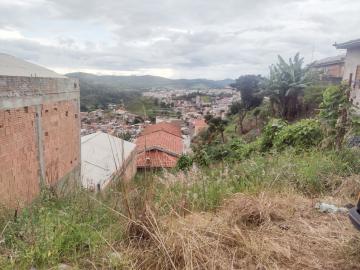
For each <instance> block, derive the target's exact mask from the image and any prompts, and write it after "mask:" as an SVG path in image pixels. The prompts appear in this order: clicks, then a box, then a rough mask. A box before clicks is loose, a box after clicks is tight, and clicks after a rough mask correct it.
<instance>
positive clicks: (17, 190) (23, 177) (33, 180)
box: [0, 107, 40, 207]
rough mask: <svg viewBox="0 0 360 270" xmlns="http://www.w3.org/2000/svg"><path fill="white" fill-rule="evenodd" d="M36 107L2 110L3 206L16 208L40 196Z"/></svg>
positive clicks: (0, 186)
mask: <svg viewBox="0 0 360 270" xmlns="http://www.w3.org/2000/svg"><path fill="white" fill-rule="evenodd" d="M35 114H36V112H35V107H25V108H19V109H10V110H0V203H2V204H5V205H8V206H12V207H16V206H17V205H18V204H22V203H24V202H29V201H30V200H31V199H33V198H34V197H35V196H36V195H38V193H39V189H40V188H39V163H38V159H37V156H38V150H37V146H36V145H37V138H36V132H35Z"/></svg>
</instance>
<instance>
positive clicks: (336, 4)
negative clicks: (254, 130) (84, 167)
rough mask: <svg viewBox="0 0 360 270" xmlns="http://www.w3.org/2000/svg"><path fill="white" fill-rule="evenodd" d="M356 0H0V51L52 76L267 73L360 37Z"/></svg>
mask: <svg viewBox="0 0 360 270" xmlns="http://www.w3.org/2000/svg"><path fill="white" fill-rule="evenodd" d="M359 14H360V1H357V0H351V1H350V0H307V1H301V0H99V1H98V0H0V52H3V53H8V54H11V55H14V56H17V57H20V58H23V59H26V60H29V61H31V62H34V63H37V64H40V65H43V66H46V67H48V68H51V69H53V70H55V71H57V72H59V73H67V72H73V71H83V72H91V73H99V74H116V75H117V74H125V75H128V74H137V75H140V74H150V75H159V76H165V77H170V78H209V79H223V78H235V77H238V76H239V75H241V74H249V73H257V74H263V75H267V73H268V66H269V65H270V64H271V63H274V62H276V57H277V55H278V54H280V55H283V56H284V57H290V56H292V55H294V54H295V53H296V52H298V51H299V52H300V53H301V54H302V55H303V56H304V57H305V61H306V62H311V61H312V60H315V59H320V58H324V57H327V56H333V55H336V54H341V53H343V52H342V51H338V50H336V49H335V48H334V47H333V46H332V44H333V43H334V42H343V41H347V40H350V39H356V38H360V15H359Z"/></svg>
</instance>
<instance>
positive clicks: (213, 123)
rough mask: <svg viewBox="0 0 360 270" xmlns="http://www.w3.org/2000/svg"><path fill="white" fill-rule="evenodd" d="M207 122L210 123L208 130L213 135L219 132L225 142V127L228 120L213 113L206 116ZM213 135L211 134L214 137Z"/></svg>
mask: <svg viewBox="0 0 360 270" xmlns="http://www.w3.org/2000/svg"><path fill="white" fill-rule="evenodd" d="M205 122H206V123H207V124H208V125H209V127H208V132H209V133H210V134H211V135H214V134H217V133H219V134H220V135H221V140H222V142H223V143H224V142H225V136H224V131H225V127H226V125H227V124H228V121H227V120H225V119H222V118H221V117H213V116H212V115H211V114H207V115H206V116H205ZM212 137H213V136H210V138H212Z"/></svg>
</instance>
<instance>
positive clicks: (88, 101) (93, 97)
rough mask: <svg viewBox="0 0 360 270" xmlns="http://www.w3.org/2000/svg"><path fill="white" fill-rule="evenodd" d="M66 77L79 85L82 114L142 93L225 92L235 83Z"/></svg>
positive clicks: (136, 97)
mask: <svg viewBox="0 0 360 270" xmlns="http://www.w3.org/2000/svg"><path fill="white" fill-rule="evenodd" d="M66 76H67V77H70V78H77V79H79V81H80V104H81V110H82V111H88V110H93V109H96V108H106V106H107V104H109V103H116V104H118V103H120V102H122V103H124V104H130V103H131V102H133V101H134V100H136V99H138V98H139V96H141V93H140V92H141V91H144V90H146V89H153V88H168V89H207V88H223V87H225V86H227V85H229V84H230V83H232V82H233V80H230V79H227V80H222V81H212V80H205V79H193V80H186V79H180V80H172V79H167V78H163V77H157V76H98V75H94V74H89V73H81V72H78V73H68V74H66Z"/></svg>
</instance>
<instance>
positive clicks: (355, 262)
mask: <svg viewBox="0 0 360 270" xmlns="http://www.w3.org/2000/svg"><path fill="white" fill-rule="evenodd" d="M330 199H331V198H329V197H328V198H327V200H328V202H331V201H329V200H330ZM334 200H335V199H334ZM336 201H338V202H339V201H340V199H336ZM315 203H316V201H314V200H310V199H307V198H304V197H302V196H300V195H296V194H293V193H291V192H289V193H286V194H285V193H283V194H271V193H260V194H259V195H254V196H250V195H243V194H236V195H234V196H233V197H232V198H230V199H228V200H227V201H225V203H224V204H223V205H222V207H221V208H219V210H218V211H217V212H216V213H192V214H189V215H187V216H186V217H180V216H178V217H174V216H173V217H169V216H167V217H162V218H158V217H156V216H155V214H154V212H153V211H151V210H150V208H147V210H146V213H145V215H144V216H143V217H142V219H141V220H137V221H136V222H131V225H130V226H129V230H128V235H129V242H128V244H127V246H126V247H124V246H123V247H122V248H121V249H122V252H123V253H125V254H127V257H128V258H132V259H131V265H132V268H135V269H224V270H225V269H360V260H359V259H357V257H358V256H356V255H357V254H356V251H358V250H359V249H357V247H359V246H360V244H359V243H360V239H359V236H358V234H359V233H358V232H357V231H355V229H353V228H352V225H351V224H350V222H349V220H348V217H347V216H346V215H345V214H321V213H318V212H317V211H316V210H315V209H314V204H315ZM344 203H345V202H344Z"/></svg>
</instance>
